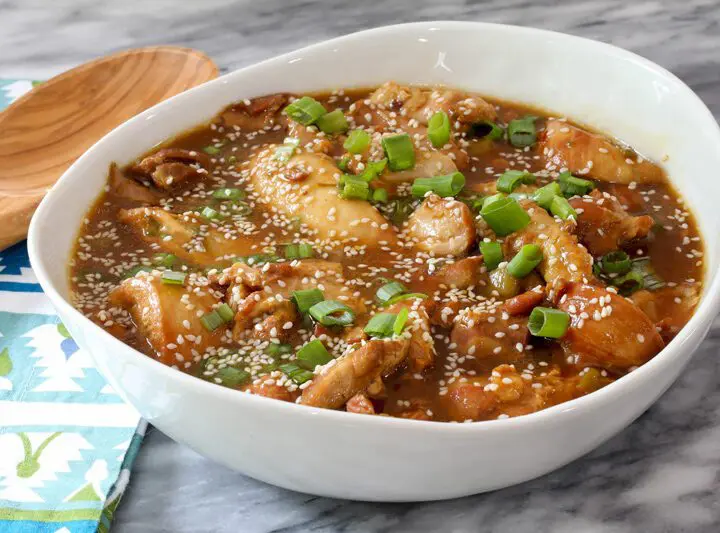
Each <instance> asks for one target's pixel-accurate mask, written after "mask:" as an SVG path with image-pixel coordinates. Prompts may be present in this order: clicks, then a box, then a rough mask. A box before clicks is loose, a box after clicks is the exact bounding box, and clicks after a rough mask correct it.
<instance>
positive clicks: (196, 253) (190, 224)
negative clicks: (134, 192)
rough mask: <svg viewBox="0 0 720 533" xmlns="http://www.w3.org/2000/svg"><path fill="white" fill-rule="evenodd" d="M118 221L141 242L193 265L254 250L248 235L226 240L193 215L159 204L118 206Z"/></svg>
mask: <svg viewBox="0 0 720 533" xmlns="http://www.w3.org/2000/svg"><path fill="white" fill-rule="evenodd" d="M118 220H120V222H123V223H125V224H127V225H129V226H130V227H131V228H132V229H133V231H135V233H136V234H137V235H138V237H140V238H141V239H143V240H144V241H146V242H149V243H151V244H153V245H155V246H157V248H158V249H161V250H163V251H165V252H168V253H171V254H174V255H176V256H178V257H179V258H181V259H183V260H184V261H186V262H188V263H193V264H196V265H201V266H209V265H213V264H216V263H217V262H218V261H221V260H223V259H227V258H231V257H239V256H244V255H249V254H252V253H254V252H255V250H254V246H255V245H254V243H253V242H252V240H251V239H250V237H249V236H247V235H241V236H239V237H237V238H235V239H226V238H225V236H224V234H223V233H222V232H221V231H219V230H217V229H215V228H214V227H213V225H211V224H210V223H209V222H207V221H204V220H201V219H200V218H199V217H197V216H196V215H194V214H184V215H177V214H174V213H170V212H168V211H165V210H164V209H162V208H161V207H137V208H134V209H121V210H120V212H119V213H118Z"/></svg>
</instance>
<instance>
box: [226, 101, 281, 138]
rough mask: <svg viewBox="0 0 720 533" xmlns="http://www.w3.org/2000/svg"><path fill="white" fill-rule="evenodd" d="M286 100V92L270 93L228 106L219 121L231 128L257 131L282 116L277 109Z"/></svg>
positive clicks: (275, 121)
mask: <svg viewBox="0 0 720 533" xmlns="http://www.w3.org/2000/svg"><path fill="white" fill-rule="evenodd" d="M287 102H288V96H287V95H286V94H271V95H268V96H261V97H260V98H253V99H252V100H250V101H245V102H240V103H238V104H235V105H233V106H230V107H229V108H227V109H226V110H225V111H223V112H222V113H221V114H220V117H219V119H220V123H221V124H222V125H223V126H229V127H231V128H235V127H237V128H241V129H243V130H246V131H258V130H262V129H265V128H268V127H272V126H274V125H275V124H276V123H277V122H278V121H279V120H283V116H282V115H279V114H278V111H279V110H280V109H281V108H282V107H284V106H285V104H287Z"/></svg>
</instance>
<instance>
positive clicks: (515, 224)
mask: <svg viewBox="0 0 720 533" xmlns="http://www.w3.org/2000/svg"><path fill="white" fill-rule="evenodd" d="M480 214H481V215H482V217H483V219H484V220H485V222H487V223H488V225H489V226H490V227H491V228H492V230H493V231H494V232H495V233H497V234H498V235H500V236H501V237H503V236H505V235H509V234H511V233H513V232H514V231H518V230H521V229H523V228H524V227H525V226H527V225H528V224H529V223H530V215H528V214H527V212H526V211H525V210H524V209H523V208H522V207H521V206H520V204H519V203H517V201H515V200H514V199H512V198H508V197H507V196H503V195H502V194H500V193H498V194H496V195H493V196H490V197H489V198H487V199H486V200H485V203H484V204H483V206H482V209H481V210H480Z"/></svg>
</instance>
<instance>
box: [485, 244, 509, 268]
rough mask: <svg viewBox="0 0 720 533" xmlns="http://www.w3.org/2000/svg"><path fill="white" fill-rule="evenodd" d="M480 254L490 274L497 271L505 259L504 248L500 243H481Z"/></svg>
mask: <svg viewBox="0 0 720 533" xmlns="http://www.w3.org/2000/svg"><path fill="white" fill-rule="evenodd" d="M480 253H481V254H482V256H483V261H484V262H485V267H487V269H488V272H490V271H491V270H495V269H496V268H497V267H498V265H499V264H500V263H502V262H503V261H504V260H505V258H504V257H503V252H502V246H501V245H500V243H499V242H494V241H493V242H485V241H482V242H481V243H480Z"/></svg>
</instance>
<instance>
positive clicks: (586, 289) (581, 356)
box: [557, 283, 665, 370]
mask: <svg viewBox="0 0 720 533" xmlns="http://www.w3.org/2000/svg"><path fill="white" fill-rule="evenodd" d="M557 307H558V309H560V310H562V311H565V312H566V313H568V314H569V315H570V327H569V328H568V330H567V332H566V333H565V336H564V337H563V338H562V339H561V344H562V347H563V350H564V351H565V353H566V355H568V356H569V357H571V358H572V361H573V362H574V364H576V365H578V366H580V367H584V366H594V367H600V368H608V369H614V370H628V369H630V368H632V367H635V366H639V365H642V364H643V363H645V362H647V361H648V360H649V359H650V358H651V357H653V356H654V355H655V354H656V353H658V352H659V351H660V350H662V348H663V347H664V345H665V343H664V342H663V340H662V338H661V337H660V334H659V333H658V332H657V330H656V329H655V325H654V324H653V323H652V321H651V320H650V319H649V318H648V316H647V315H646V314H645V313H643V312H642V311H641V310H640V308H639V307H638V306H636V305H635V304H634V303H632V301H630V300H628V299H626V298H623V297H622V296H619V295H617V294H615V293H614V292H611V291H608V290H607V289H605V288H602V287H595V286H591V285H584V284H582V283H569V284H567V286H566V287H564V289H563V294H562V296H561V297H560V300H559V302H558V304H557Z"/></svg>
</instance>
